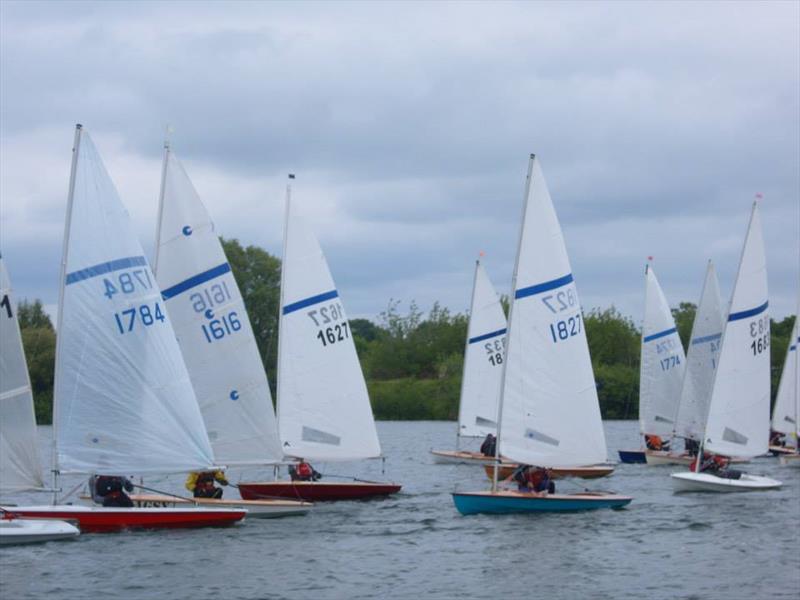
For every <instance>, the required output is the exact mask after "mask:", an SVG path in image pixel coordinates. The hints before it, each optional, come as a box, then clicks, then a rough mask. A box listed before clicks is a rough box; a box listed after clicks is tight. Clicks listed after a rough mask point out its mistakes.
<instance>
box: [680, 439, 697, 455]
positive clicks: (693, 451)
mask: <svg viewBox="0 0 800 600" xmlns="http://www.w3.org/2000/svg"><path fill="white" fill-rule="evenodd" d="M683 445H684V448H685V450H686V453H687V454H688V455H689V456H697V452H698V450H700V444H698V443H697V441H696V440H693V439H692V438H685V439H684V440H683Z"/></svg>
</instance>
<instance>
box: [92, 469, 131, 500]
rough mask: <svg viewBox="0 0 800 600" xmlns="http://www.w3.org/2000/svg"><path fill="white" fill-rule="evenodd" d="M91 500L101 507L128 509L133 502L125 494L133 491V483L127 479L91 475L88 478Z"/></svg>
mask: <svg viewBox="0 0 800 600" xmlns="http://www.w3.org/2000/svg"><path fill="white" fill-rule="evenodd" d="M89 490H90V492H91V494H92V500H94V501H95V502H97V504H102V505H103V506H115V507H123V508H130V507H132V506H133V501H132V500H131V499H130V496H128V494H126V493H125V492H126V491H127V492H132V491H133V483H131V480H130V479H128V478H127V477H117V476H114V475H92V476H91V477H90V478H89Z"/></svg>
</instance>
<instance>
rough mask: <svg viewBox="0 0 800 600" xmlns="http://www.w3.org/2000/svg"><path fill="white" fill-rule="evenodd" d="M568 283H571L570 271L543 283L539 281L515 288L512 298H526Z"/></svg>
mask: <svg viewBox="0 0 800 600" xmlns="http://www.w3.org/2000/svg"><path fill="white" fill-rule="evenodd" d="M568 283H572V273H570V274H569V275H564V276H563V277H559V278H558V279H553V280H552V281H545V282H544V283H539V284H536V285H531V286H529V287H526V288H522V289H519V290H517V293H516V294H514V298H517V299H519V298H527V297H528V296H535V295H536V294H541V293H542V292H547V291H549V290H554V289H556V288H560V287H562V286H565V285H567V284H568Z"/></svg>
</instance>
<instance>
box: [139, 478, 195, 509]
mask: <svg viewBox="0 0 800 600" xmlns="http://www.w3.org/2000/svg"><path fill="white" fill-rule="evenodd" d="M133 487H136V488H139V489H142V490H146V491H148V492H155V493H156V494H162V495H164V496H170V497H172V498H178V499H179V500H183V501H186V502H191V503H192V504H194V505H196V506H198V505H199V504H200V503H199V502H198V501H197V500H195V499H194V498H188V497H187V496H179V495H178V494H171V493H170V492H165V491H164V490H157V489H156V488H151V487H147V486H146V485H141V484H139V483H134V484H133Z"/></svg>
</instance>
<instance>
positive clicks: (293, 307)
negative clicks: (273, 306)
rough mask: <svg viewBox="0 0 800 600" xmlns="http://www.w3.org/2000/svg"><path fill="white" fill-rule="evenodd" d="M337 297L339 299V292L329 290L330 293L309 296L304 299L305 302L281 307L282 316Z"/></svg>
mask: <svg viewBox="0 0 800 600" xmlns="http://www.w3.org/2000/svg"><path fill="white" fill-rule="evenodd" d="M338 297H339V292H337V291H336V290H331V291H330V292H325V293H324V294H317V295H316V296H311V297H310V298H306V299H305V300H299V301H298V302H292V303H291V304H287V305H286V306H284V307H283V314H285V315H288V314H289V313H293V312H294V311H296V310H301V309H303V308H305V307H307V306H313V305H314V304H319V303H320V302H325V300H332V299H334V298H338Z"/></svg>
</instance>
